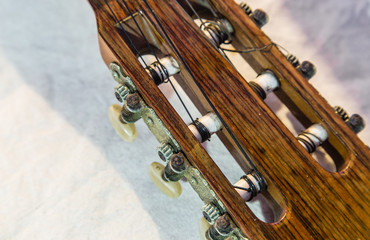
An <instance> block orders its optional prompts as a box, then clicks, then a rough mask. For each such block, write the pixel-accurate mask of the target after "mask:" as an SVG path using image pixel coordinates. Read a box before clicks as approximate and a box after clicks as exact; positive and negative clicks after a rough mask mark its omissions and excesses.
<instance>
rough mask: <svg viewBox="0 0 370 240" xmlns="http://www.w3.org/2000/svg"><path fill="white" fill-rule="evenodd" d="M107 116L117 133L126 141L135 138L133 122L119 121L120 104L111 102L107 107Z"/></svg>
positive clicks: (135, 131)
mask: <svg viewBox="0 0 370 240" xmlns="http://www.w3.org/2000/svg"><path fill="white" fill-rule="evenodd" d="M108 118H109V121H110V122H111V124H112V127H113V128H114V130H116V132H117V134H118V135H119V136H120V137H121V138H122V139H123V140H125V141H126V142H133V141H135V139H136V138H137V130H136V127H135V124H133V123H123V122H122V121H121V106H119V105H118V104H113V105H111V106H110V107H109V109H108Z"/></svg>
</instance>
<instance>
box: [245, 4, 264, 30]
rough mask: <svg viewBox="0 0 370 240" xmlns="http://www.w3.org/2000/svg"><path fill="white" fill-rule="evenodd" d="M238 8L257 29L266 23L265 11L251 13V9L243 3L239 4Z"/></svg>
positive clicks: (259, 10) (258, 10)
mask: <svg viewBox="0 0 370 240" xmlns="http://www.w3.org/2000/svg"><path fill="white" fill-rule="evenodd" d="M239 6H240V7H241V9H243V11H244V12H245V13H246V14H247V15H248V16H249V17H250V18H251V19H252V20H253V21H254V22H255V23H256V24H257V26H258V27H259V28H262V27H263V26H264V25H266V24H267V23H268V21H269V17H268V15H267V13H266V12H265V11H263V10H261V9H256V10H254V11H252V8H251V7H250V6H249V5H248V4H246V3H245V2H242V3H240V4H239Z"/></svg>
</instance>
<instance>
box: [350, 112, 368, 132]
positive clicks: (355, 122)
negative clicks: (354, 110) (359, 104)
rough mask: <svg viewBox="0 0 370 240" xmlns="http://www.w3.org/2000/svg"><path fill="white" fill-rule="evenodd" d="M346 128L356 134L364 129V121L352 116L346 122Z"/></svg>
mask: <svg viewBox="0 0 370 240" xmlns="http://www.w3.org/2000/svg"><path fill="white" fill-rule="evenodd" d="M347 124H348V126H349V127H350V128H351V129H352V130H353V131H354V132H355V133H356V134H357V133H359V132H361V131H362V130H363V129H364V128H365V121H364V119H363V118H362V117H361V116H360V115H358V114H353V115H352V116H351V117H350V118H349V119H348V121H347Z"/></svg>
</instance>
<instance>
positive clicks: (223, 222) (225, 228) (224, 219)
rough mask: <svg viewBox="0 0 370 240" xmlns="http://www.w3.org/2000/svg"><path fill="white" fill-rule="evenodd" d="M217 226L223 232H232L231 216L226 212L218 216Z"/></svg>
mask: <svg viewBox="0 0 370 240" xmlns="http://www.w3.org/2000/svg"><path fill="white" fill-rule="evenodd" d="M216 227H217V229H218V230H219V231H220V232H221V233H223V234H228V233H230V231H231V223H230V218H229V217H228V216H227V215H226V214H224V215H222V216H221V217H219V218H217V220H216Z"/></svg>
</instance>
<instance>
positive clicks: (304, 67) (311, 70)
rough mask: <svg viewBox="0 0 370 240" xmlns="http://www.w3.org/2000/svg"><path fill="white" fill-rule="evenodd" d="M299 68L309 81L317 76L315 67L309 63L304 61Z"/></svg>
mask: <svg viewBox="0 0 370 240" xmlns="http://www.w3.org/2000/svg"><path fill="white" fill-rule="evenodd" d="M299 68H300V70H301V72H302V74H303V76H304V77H305V78H306V79H307V80H310V79H311V78H312V77H313V76H314V75H315V74H316V67H315V65H313V63H311V62H309V61H303V62H302V64H301V66H300V67H299Z"/></svg>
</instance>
